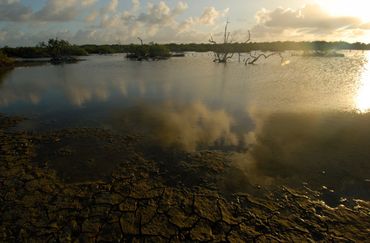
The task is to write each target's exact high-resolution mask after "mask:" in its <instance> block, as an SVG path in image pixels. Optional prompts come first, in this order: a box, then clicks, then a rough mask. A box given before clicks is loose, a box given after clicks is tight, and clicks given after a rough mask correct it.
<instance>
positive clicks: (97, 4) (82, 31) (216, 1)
mask: <svg viewBox="0 0 370 243" xmlns="http://www.w3.org/2000/svg"><path fill="white" fill-rule="evenodd" d="M369 7H370V1H365V0H188V1H185V0H168V1H160V0H0V47H1V46H5V45H8V46H33V45H36V44H37V43H39V42H41V41H47V40H48V39H49V38H59V39H65V40H68V41H69V42H71V43H73V44H128V43H138V42H139V41H138V39H137V37H140V38H141V39H143V40H144V42H151V41H153V42H157V43H206V42H208V40H209V38H210V35H212V36H213V39H214V40H216V41H221V39H222V34H223V29H224V26H225V23H226V21H228V22H229V26H228V27H229V31H230V32H231V36H232V40H233V41H235V42H244V41H246V40H247V38H248V31H250V32H251V40H252V41H256V42H257V41H285V40H294V41H301V40H307V41H311V40H327V41H339V40H343V41H348V42H357V41H360V42H366V43H369V42H370V14H368V9H370V8H369Z"/></svg>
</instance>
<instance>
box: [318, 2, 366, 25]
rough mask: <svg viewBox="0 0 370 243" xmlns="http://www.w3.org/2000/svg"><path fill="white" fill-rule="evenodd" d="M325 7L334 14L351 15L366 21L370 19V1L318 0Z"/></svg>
mask: <svg viewBox="0 0 370 243" xmlns="http://www.w3.org/2000/svg"><path fill="white" fill-rule="evenodd" d="M316 3H317V4H319V5H320V6H321V7H322V8H323V9H325V10H326V11H328V12H329V13H330V14H332V15H334V16H351V17H357V18H360V19H361V20H362V21H364V22H369V21H370V15H369V9H370V1H365V0H316Z"/></svg>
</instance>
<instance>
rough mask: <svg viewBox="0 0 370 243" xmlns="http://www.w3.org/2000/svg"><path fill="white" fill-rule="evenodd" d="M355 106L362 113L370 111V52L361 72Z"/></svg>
mask: <svg viewBox="0 0 370 243" xmlns="http://www.w3.org/2000/svg"><path fill="white" fill-rule="evenodd" d="M355 107H356V109H357V110H358V111H359V112H361V113H366V112H369V111H370V53H368V54H367V63H366V64H365V67H364V70H363V72H362V74H361V80H360V86H359V88H358V91H357V94H356V97H355Z"/></svg>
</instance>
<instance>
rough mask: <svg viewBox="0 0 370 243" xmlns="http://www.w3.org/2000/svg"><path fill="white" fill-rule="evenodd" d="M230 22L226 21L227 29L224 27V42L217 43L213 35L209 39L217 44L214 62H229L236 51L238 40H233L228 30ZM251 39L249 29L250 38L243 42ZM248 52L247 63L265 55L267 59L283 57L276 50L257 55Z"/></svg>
mask: <svg viewBox="0 0 370 243" xmlns="http://www.w3.org/2000/svg"><path fill="white" fill-rule="evenodd" d="M229 23H230V22H229V21H226V25H225V29H224V36H223V43H221V44H219V43H217V42H216V41H215V40H214V39H213V36H212V35H211V37H210V39H209V42H210V43H212V44H214V45H215V49H214V51H213V54H214V59H213V62H218V63H227V61H228V60H229V59H231V58H232V57H233V56H234V54H235V51H234V50H232V44H235V43H236V42H233V41H232V38H231V34H230V32H229V31H228V25H229ZM250 40H251V33H250V31H249V30H248V39H247V40H246V41H244V42H243V44H247V43H249V42H250ZM248 54H249V57H248V58H247V59H246V60H244V63H245V64H246V65H247V64H255V63H256V62H257V61H258V59H260V58H261V57H264V58H265V59H267V58H269V57H271V56H273V55H279V56H280V57H281V58H283V57H282V55H281V54H280V53H275V52H273V53H270V54H268V55H266V54H264V53H261V54H259V55H256V53H255V54H252V53H251V52H248ZM240 59H241V53H240V52H238V60H239V62H240Z"/></svg>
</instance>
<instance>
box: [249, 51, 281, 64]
mask: <svg viewBox="0 0 370 243" xmlns="http://www.w3.org/2000/svg"><path fill="white" fill-rule="evenodd" d="M274 55H278V56H279V57H280V58H281V63H282V62H283V61H284V58H283V55H281V53H280V52H272V53H270V54H267V55H266V54H264V53H260V54H258V55H257V53H256V52H255V53H254V54H252V53H249V57H248V58H247V59H245V61H244V64H245V65H248V64H255V63H256V62H257V61H258V59H260V58H261V57H263V58H265V59H267V58H269V57H271V56H274Z"/></svg>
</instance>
